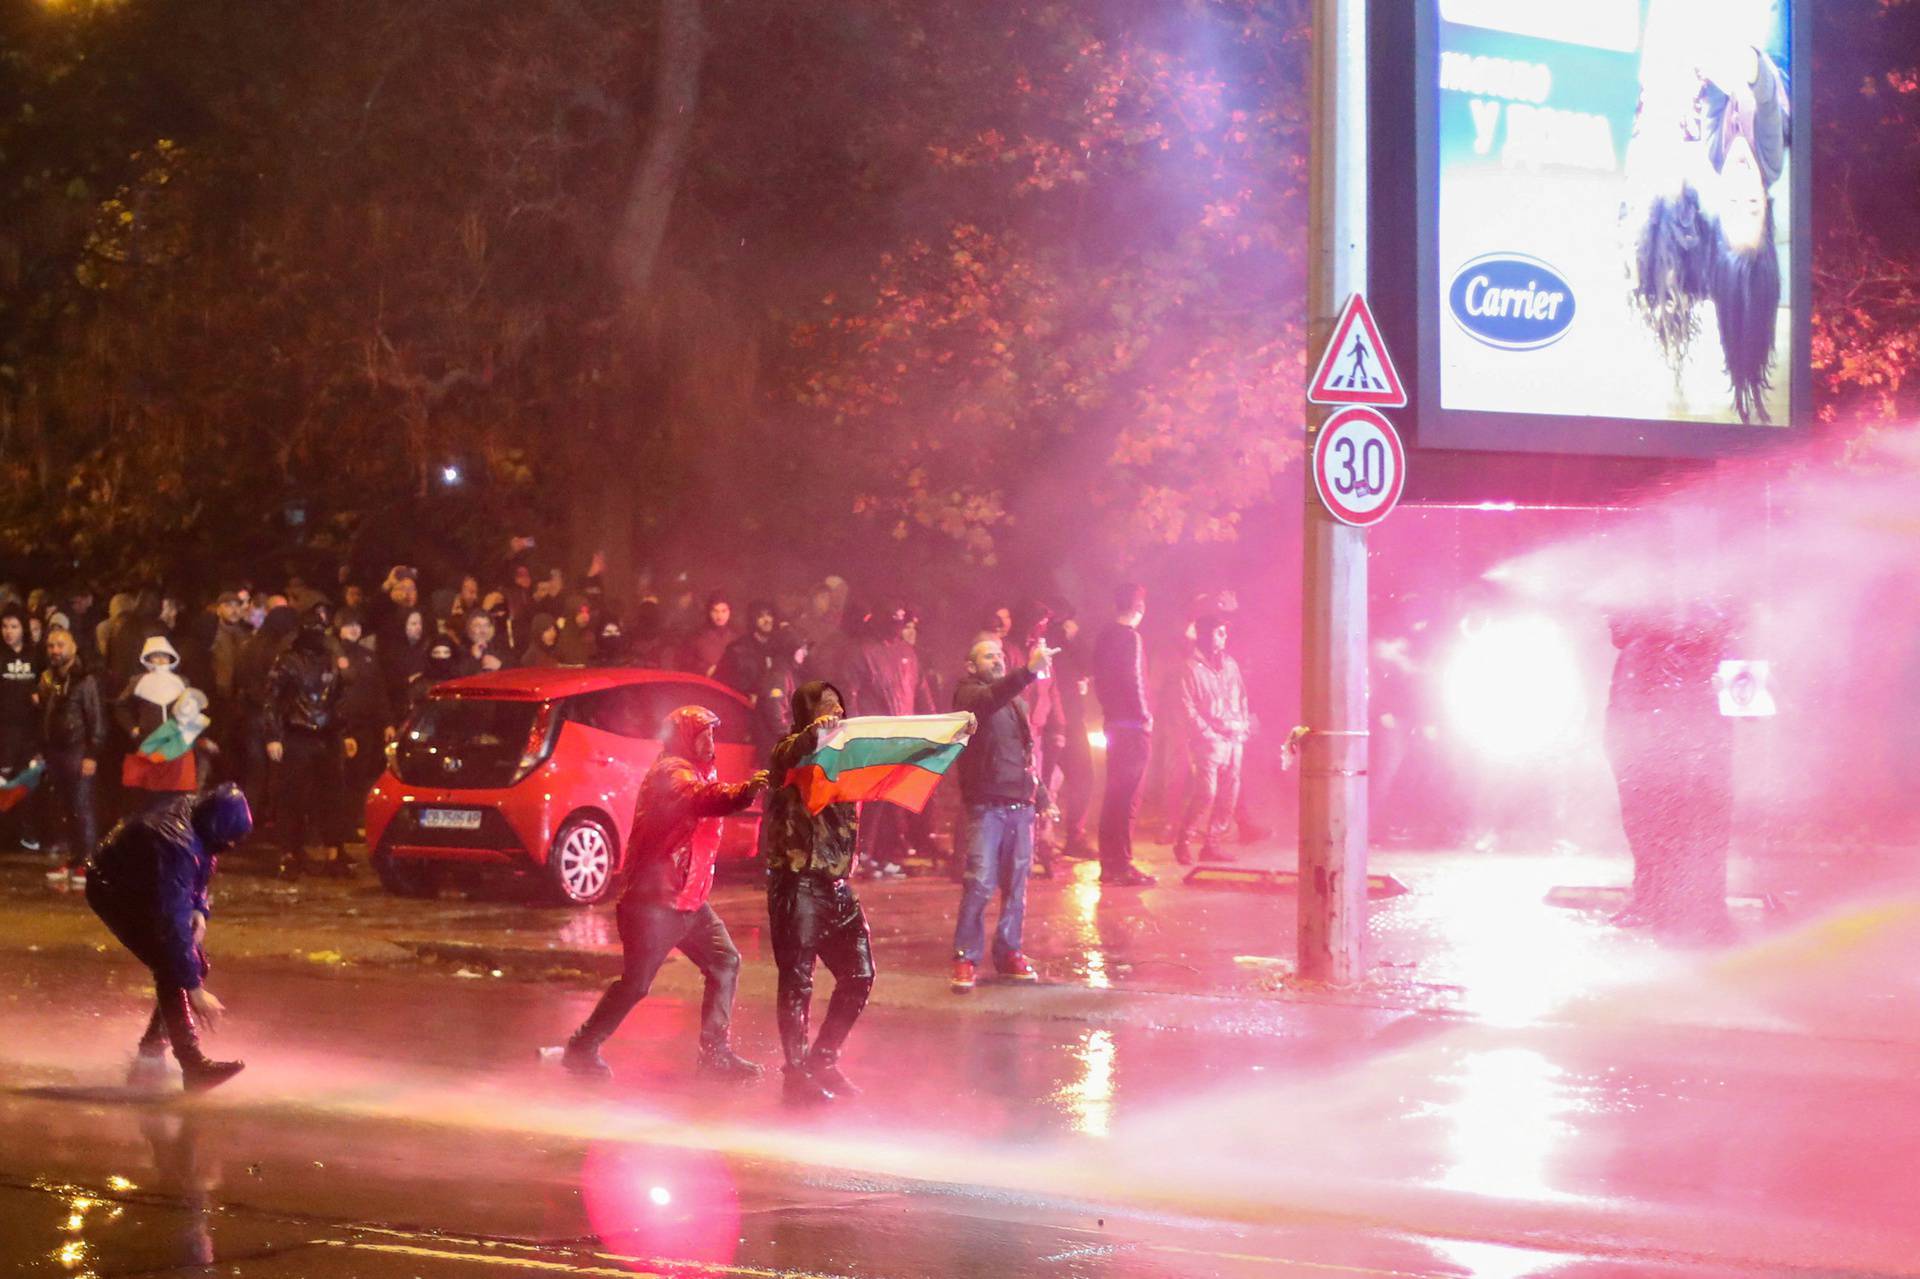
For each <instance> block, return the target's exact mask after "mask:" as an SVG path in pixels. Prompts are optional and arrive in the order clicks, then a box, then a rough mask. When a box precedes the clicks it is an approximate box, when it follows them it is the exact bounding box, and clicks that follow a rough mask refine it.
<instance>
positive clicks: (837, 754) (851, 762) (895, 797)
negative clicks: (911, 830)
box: [786, 711, 973, 813]
mask: <svg viewBox="0 0 1920 1279" xmlns="http://www.w3.org/2000/svg"><path fill="white" fill-rule="evenodd" d="M972 731H973V716H971V715H968V714H967V713H966V712H964V711H962V712H959V713H957V714H953V715H862V716H860V717H859V718H857V719H843V720H841V721H840V723H839V724H838V725H836V726H835V727H834V729H833V731H832V732H830V733H828V734H826V736H824V737H823V738H821V739H820V745H819V747H818V748H817V749H815V750H814V752H813V753H812V754H810V755H808V756H806V757H805V758H804V759H802V760H801V761H800V762H799V763H798V764H795V765H794V766H793V768H792V769H790V770H789V771H788V773H787V776H786V780H787V781H788V782H789V783H791V784H792V785H793V786H794V787H795V788H797V789H798V790H799V792H800V798H801V799H802V800H803V801H804V802H805V803H806V806H807V811H808V812H810V813H817V812H819V811H820V810H821V809H823V808H825V807H826V806H827V805H828V804H857V803H862V802H865V801H868V800H876V799H883V800H885V801H887V802H888V803H889V804H898V805H899V806H900V807H902V808H907V809H912V810H913V811H914V812H916V813H917V812H919V811H920V810H921V809H923V808H925V807H926V806H927V801H928V800H929V799H932V798H933V791H934V788H935V787H937V786H938V785H940V779H941V778H942V777H944V776H946V772H947V770H948V769H949V768H952V767H953V761H954V760H956V759H959V758H960V752H961V751H963V750H965V749H966V747H967V736H968V734H970V733H971V732H972Z"/></svg>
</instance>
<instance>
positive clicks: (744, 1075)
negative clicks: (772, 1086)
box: [694, 1044, 765, 1084]
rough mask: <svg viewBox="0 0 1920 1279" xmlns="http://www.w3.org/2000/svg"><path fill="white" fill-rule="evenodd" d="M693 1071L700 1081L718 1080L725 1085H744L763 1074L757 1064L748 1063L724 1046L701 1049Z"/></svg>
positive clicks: (716, 1045)
mask: <svg viewBox="0 0 1920 1279" xmlns="http://www.w3.org/2000/svg"><path fill="white" fill-rule="evenodd" d="M694 1069H695V1070H696V1071H697V1072H698V1073H699V1075H700V1077H701V1078H702V1079H713V1080H718V1081H719V1082H721V1083H727V1084H745V1083H751V1082H752V1081H754V1080H756V1079H758V1078H760V1076H761V1075H762V1074H764V1073H765V1072H764V1071H762V1070H761V1068H760V1065H759V1063H757V1062H751V1061H748V1060H747V1059H746V1058H745V1057H742V1056H741V1055H740V1054H739V1053H736V1052H735V1051H733V1049H732V1048H731V1047H729V1046H728V1045H726V1044H715V1045H712V1046H708V1047H703V1048H701V1050H700V1058H699V1060H698V1061H697V1062H696V1063H695V1066H694Z"/></svg>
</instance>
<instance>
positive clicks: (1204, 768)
mask: <svg viewBox="0 0 1920 1279" xmlns="http://www.w3.org/2000/svg"><path fill="white" fill-rule="evenodd" d="M1241 757H1242V747H1241V745H1240V743H1239V742H1215V741H1209V740H1207V739H1205V738H1197V739H1195V740H1194V741H1193V743H1192V744H1191V745H1190V747H1189V748H1188V751H1187V759H1188V761H1189V763H1190V765H1191V768H1190V769H1189V771H1188V774H1187V802H1186V804H1185V805H1184V806H1183V808H1182V809H1181V813H1180V829H1179V830H1177V831H1176V832H1174V839H1175V841H1176V842H1177V843H1179V844H1181V845H1191V844H1192V843H1193V842H1194V840H1195V839H1198V840H1199V841H1200V846H1201V847H1202V848H1208V849H1214V848H1218V847H1219V846H1220V841H1221V840H1223V839H1225V838H1226V837H1227V832H1228V831H1229V830H1231V829H1232V827H1233V813H1234V806H1235V805H1236V804H1237V803H1238V802H1239V799H1240V761H1241Z"/></svg>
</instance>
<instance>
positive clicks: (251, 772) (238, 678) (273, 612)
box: [233, 604, 300, 825]
mask: <svg viewBox="0 0 1920 1279" xmlns="http://www.w3.org/2000/svg"><path fill="white" fill-rule="evenodd" d="M299 629H300V615H299V614H298V613H296V612H294V611H293V610H292V609H291V608H289V607H287V606H286V605H285V604H279V605H275V606H274V607H273V608H270V609H268V610H267V613H266V616H265V617H263V618H261V619H260V629H259V630H257V631H255V632H254V633H253V634H252V635H250V636H248V637H247V638H246V640H245V641H244V642H243V643H242V644H241V645H240V653H239V656H238V657H237V658H235V659H234V669H233V695H234V701H235V702H236V703H237V704H238V707H239V710H240V716H241V722H240V725H239V728H240V759H239V768H240V786H241V789H243V790H245V791H246V792H247V802H248V803H250V804H252V805H253V806H254V807H255V808H256V809H259V810H260V811H261V815H262V819H263V820H264V821H266V822H267V823H268V824H269V825H271V824H272V822H273V818H274V814H273V812H272V810H271V809H270V808H269V807H268V799H269V795H268V793H267V779H268V776H269V773H270V770H269V769H268V767H267V735H266V705H267V678H268V676H270V675H272V674H273V664H274V663H275V662H277V661H279V660H280V654H282V653H284V652H286V651H287V647H288V645H290V644H292V643H293V637H294V635H295V633H296V632H298V631H299Z"/></svg>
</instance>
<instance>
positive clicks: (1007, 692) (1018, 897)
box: [953, 638, 1058, 994]
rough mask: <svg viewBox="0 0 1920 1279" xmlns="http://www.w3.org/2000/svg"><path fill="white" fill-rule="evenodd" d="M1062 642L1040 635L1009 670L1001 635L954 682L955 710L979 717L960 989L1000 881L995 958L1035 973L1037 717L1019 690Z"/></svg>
mask: <svg viewBox="0 0 1920 1279" xmlns="http://www.w3.org/2000/svg"><path fill="white" fill-rule="evenodd" d="M1057 651H1058V650H1057V649H1051V648H1048V647H1047V646H1046V643H1045V641H1041V642H1039V643H1036V644H1035V645H1034V646H1033V651H1032V652H1031V653H1030V654H1028V657H1027V666H1026V669H1025V670H1020V671H1015V672H1014V673H1012V674H1011V675H1009V674H1008V673H1007V654H1006V650H1005V649H1004V648H1002V647H1001V643H1000V641H999V640H998V639H995V638H985V639H981V640H979V641H978V642H976V643H975V644H974V646H973V648H972V649H971V650H970V651H969V652H968V653H967V674H966V677H965V678H964V679H962V680H961V681H960V685H959V687H958V688H956V689H955V690H954V694H953V706H954V709H955V710H961V711H967V712H969V713H971V714H972V715H973V717H974V719H975V720H976V721H977V722H978V727H977V728H976V729H975V730H974V734H973V740H972V741H970V742H968V743H967V749H966V750H965V751H964V752H962V753H961V756H960V794H961V797H962V799H963V800H964V801H965V803H966V807H967V845H966V848H967V853H966V883H965V887H964V888H963V889H962V890H961V894H960V920H959V923H958V925H957V926H956V927H955V928H954V930H953V989H954V992H955V993H956V994H958V993H964V992H966V991H969V990H972V989H973V979H974V973H975V971H976V970H977V969H978V967H979V964H980V955H981V952H982V951H983V950H984V949H985V948H986V940H987V938H986V923H987V920H986V916H987V900H988V899H989V898H991V897H992V896H993V890H994V887H995V886H996V885H998V886H999V888H1000V893H1001V897H1000V922H999V925H998V927H996V928H995V929H994V934H993V966H994V968H995V969H996V970H998V971H999V973H1000V975H1001V976H1002V977H1005V978H1007V979H1009V980H1012V981H1033V980H1035V977H1034V972H1033V965H1032V964H1029V963H1028V962H1027V957H1026V956H1025V955H1023V954H1022V953H1021V951H1020V930H1021V926H1022V924H1023V923H1024V922H1025V918H1026V913H1027V875H1028V873H1029V872H1030V871H1031V870H1032V869H1033V801H1034V795H1035V792H1036V789H1037V786H1038V783H1039V775H1038V773H1037V772H1036V771H1035V769H1034V750H1033V725H1032V723H1031V722H1030V721H1029V720H1028V719H1027V703H1026V700H1025V699H1024V698H1022V697H1021V696H1020V694H1022V693H1024V692H1025V691H1026V690H1027V688H1028V687H1029V686H1030V685H1031V684H1033V682H1034V681H1035V680H1042V679H1046V678H1047V677H1048V676H1049V675H1051V674H1052V672H1053V655H1054V653H1056V652H1057Z"/></svg>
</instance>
